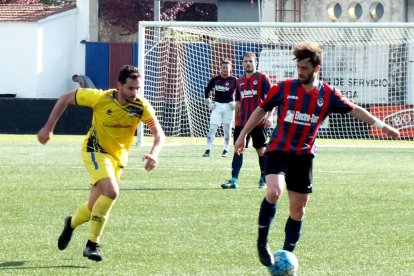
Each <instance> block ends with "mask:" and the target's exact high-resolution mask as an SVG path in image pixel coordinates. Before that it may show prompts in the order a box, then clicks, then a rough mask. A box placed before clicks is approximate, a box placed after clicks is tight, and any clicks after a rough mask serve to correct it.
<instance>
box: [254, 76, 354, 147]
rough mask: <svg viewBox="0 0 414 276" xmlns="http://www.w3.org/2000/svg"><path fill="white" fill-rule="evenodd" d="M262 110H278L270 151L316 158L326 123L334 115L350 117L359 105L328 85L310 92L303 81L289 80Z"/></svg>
mask: <svg viewBox="0 0 414 276" xmlns="http://www.w3.org/2000/svg"><path fill="white" fill-rule="evenodd" d="M260 107H262V108H263V110H265V111H270V110H272V109H273V108H274V107H278V109H277V126H276V128H275V129H274V131H273V134H272V137H271V139H270V142H269V144H268V147H267V151H284V152H293V153H295V154H315V152H316V146H315V145H314V142H315V138H316V134H317V133H318V129H319V126H320V124H321V123H322V122H323V120H324V119H325V118H326V117H327V116H328V115H329V114H331V113H348V112H350V111H352V110H353V109H354V108H355V104H353V103H352V102H351V101H350V100H349V99H348V98H346V97H345V96H343V95H342V93H341V91H339V90H338V89H337V88H335V87H333V86H330V85H328V84H327V83H325V82H319V85H318V87H316V88H314V89H312V90H310V91H306V90H305V88H303V86H302V85H301V84H300V83H299V80H297V79H288V80H285V81H282V82H280V83H278V85H276V86H273V87H272V89H271V90H270V91H269V94H268V96H267V97H266V99H265V100H264V101H263V103H261V104H260Z"/></svg>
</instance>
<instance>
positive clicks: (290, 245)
mask: <svg viewBox="0 0 414 276" xmlns="http://www.w3.org/2000/svg"><path fill="white" fill-rule="evenodd" d="M301 228H302V221H297V220H293V219H292V218H291V217H289V218H288V220H287V221H286V226H285V243H284V244H283V250H287V251H290V252H292V251H293V250H294V249H295V247H296V244H297V243H298V241H299V238H300V234H301V233H300V230H301Z"/></svg>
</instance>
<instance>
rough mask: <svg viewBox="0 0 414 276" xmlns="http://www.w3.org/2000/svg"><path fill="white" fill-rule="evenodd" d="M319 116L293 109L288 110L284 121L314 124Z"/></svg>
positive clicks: (306, 124) (307, 124)
mask: <svg viewBox="0 0 414 276" xmlns="http://www.w3.org/2000/svg"><path fill="white" fill-rule="evenodd" d="M318 119H319V116H316V115H314V114H307V113H302V112H299V111H295V110H288V111H287V113H286V117H285V122H289V123H293V124H298V125H305V126H310V125H311V124H316V122H317V121H318Z"/></svg>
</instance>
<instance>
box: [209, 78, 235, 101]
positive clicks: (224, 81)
mask: <svg viewBox="0 0 414 276" xmlns="http://www.w3.org/2000/svg"><path fill="white" fill-rule="evenodd" d="M213 89H214V101H215V102H218V103H229V102H232V101H234V92H235V91H236V78H235V77H233V76H229V77H227V78H223V77H222V76H215V77H213V78H212V79H211V80H210V81H209V83H208V85H207V86H206V88H205V89H204V96H205V98H206V99H207V98H208V97H209V95H210V91H212V90H213Z"/></svg>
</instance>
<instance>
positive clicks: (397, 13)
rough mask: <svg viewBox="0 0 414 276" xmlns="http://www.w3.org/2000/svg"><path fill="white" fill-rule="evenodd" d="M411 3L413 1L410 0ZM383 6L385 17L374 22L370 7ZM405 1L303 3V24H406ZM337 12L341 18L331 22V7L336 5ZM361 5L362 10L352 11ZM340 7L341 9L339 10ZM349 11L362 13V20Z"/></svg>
mask: <svg viewBox="0 0 414 276" xmlns="http://www.w3.org/2000/svg"><path fill="white" fill-rule="evenodd" d="M409 1H411V0H409ZM376 2H377V3H378V2H379V3H381V4H382V6H383V8H384V9H383V10H384V13H383V16H382V18H381V19H379V20H374V19H372V18H371V16H370V7H374V5H375V3H376ZM405 2H406V1H405V0H381V1H378V0H360V1H358V0H336V1H331V0H329V1H326V0H319V1H306V0H305V1H302V21H303V22H330V21H334V22H405V21H406V9H405ZM335 4H337V6H336V11H339V10H341V13H339V14H340V16H339V17H338V18H337V19H336V20H331V19H330V18H329V16H328V8H329V5H333V6H334V5H335ZM354 4H359V5H360V6H359V7H360V8H361V9H355V7H354V9H352V7H353V6H352V5H354ZM339 7H340V9H339ZM348 10H354V11H355V10H356V11H357V12H358V11H360V12H361V13H360V15H361V16H360V18H359V19H356V18H353V17H352V16H350V13H349V12H348Z"/></svg>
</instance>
